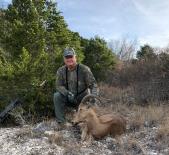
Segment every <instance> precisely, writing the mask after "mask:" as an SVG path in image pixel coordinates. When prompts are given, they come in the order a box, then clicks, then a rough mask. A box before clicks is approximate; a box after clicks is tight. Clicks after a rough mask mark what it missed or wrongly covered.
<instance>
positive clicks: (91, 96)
mask: <svg viewBox="0 0 169 155" xmlns="http://www.w3.org/2000/svg"><path fill="white" fill-rule="evenodd" d="M90 98H96V99H98V100H99V102H101V100H100V97H99V96H96V95H93V94H89V95H86V96H85V97H83V99H82V101H81V103H80V104H85V103H86V101H87V100H89V99H90Z"/></svg>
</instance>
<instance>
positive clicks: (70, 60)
mask: <svg viewBox="0 0 169 155" xmlns="http://www.w3.org/2000/svg"><path fill="white" fill-rule="evenodd" d="M64 63H65V65H66V66H67V67H68V68H69V67H73V66H75V65H76V56H75V55H73V56H72V55H69V56H66V57H64Z"/></svg>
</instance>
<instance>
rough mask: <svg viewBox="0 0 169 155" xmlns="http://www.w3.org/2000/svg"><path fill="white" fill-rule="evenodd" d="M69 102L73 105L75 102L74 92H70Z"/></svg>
mask: <svg viewBox="0 0 169 155" xmlns="http://www.w3.org/2000/svg"><path fill="white" fill-rule="evenodd" d="M68 100H69V102H70V103H73V102H74V100H75V95H74V94H73V93H72V92H68Z"/></svg>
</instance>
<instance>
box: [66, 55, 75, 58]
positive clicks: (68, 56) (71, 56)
mask: <svg viewBox="0 0 169 155" xmlns="http://www.w3.org/2000/svg"><path fill="white" fill-rule="evenodd" d="M65 58H66V59H70V58H73V55H67V56H65Z"/></svg>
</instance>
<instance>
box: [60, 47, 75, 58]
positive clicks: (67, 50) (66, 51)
mask: <svg viewBox="0 0 169 155" xmlns="http://www.w3.org/2000/svg"><path fill="white" fill-rule="evenodd" d="M69 55H72V56H73V55H76V53H75V51H74V49H73V48H65V49H64V53H63V56H64V57H66V56H69Z"/></svg>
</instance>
